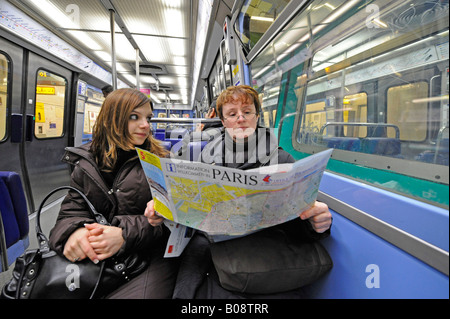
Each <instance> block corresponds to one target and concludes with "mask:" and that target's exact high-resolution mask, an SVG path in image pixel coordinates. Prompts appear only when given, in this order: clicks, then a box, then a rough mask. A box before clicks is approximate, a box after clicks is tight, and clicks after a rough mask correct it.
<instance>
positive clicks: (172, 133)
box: [165, 128, 188, 140]
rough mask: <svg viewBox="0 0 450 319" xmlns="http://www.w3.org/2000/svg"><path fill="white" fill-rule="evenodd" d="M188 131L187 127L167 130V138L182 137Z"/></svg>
mask: <svg viewBox="0 0 450 319" xmlns="http://www.w3.org/2000/svg"><path fill="white" fill-rule="evenodd" d="M187 133H188V130H187V129H184V128H175V129H172V130H166V138H165V139H166V140H167V139H171V140H173V139H182V138H183V137H184V135H186V134H187Z"/></svg>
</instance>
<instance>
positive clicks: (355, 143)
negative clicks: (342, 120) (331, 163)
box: [323, 137, 361, 152]
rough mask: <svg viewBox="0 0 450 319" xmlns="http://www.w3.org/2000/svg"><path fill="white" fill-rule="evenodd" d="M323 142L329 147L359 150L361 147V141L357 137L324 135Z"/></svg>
mask: <svg viewBox="0 0 450 319" xmlns="http://www.w3.org/2000/svg"><path fill="white" fill-rule="evenodd" d="M323 142H325V144H326V145H327V147H328V148H336V149H340V150H346V151H353V152H358V151H359V150H360V149H361V141H360V139H359V138H357V137H324V138H323Z"/></svg>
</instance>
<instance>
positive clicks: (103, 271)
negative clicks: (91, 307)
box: [1, 186, 148, 299]
mask: <svg viewBox="0 0 450 319" xmlns="http://www.w3.org/2000/svg"><path fill="white" fill-rule="evenodd" d="M63 189H70V190H73V191H76V192H77V193H78V194H79V195H80V196H81V197H82V198H83V199H84V200H85V201H86V203H87V204H88V207H89V211H90V212H91V213H92V215H93V216H94V217H95V220H96V221H97V223H99V224H102V225H110V224H109V223H108V221H107V220H106V218H105V217H104V216H103V215H101V214H100V213H98V212H97V211H96V209H95V208H94V206H93V205H92V204H91V203H90V202H89V200H88V199H87V198H86V196H85V195H84V194H83V193H82V192H80V191H79V190H78V189H76V188H74V187H71V186H62V187H59V188H56V189H54V190H53V191H51V192H50V193H49V194H48V195H47V196H46V197H45V198H44V200H43V201H42V203H41V205H40V206H39V209H38V211H37V214H36V236H37V240H38V244H39V248H38V249H32V250H27V251H25V253H24V254H23V255H22V256H20V257H19V258H17V260H16V263H15V266H14V270H13V273H12V275H13V276H12V279H11V280H10V281H9V282H8V283H7V284H6V285H5V286H4V287H3V289H2V292H1V298H3V299H88V298H90V299H92V298H96V297H102V296H105V295H106V294H107V293H109V292H112V291H113V290H114V289H116V288H118V287H119V286H120V285H122V284H124V283H125V282H127V281H129V280H130V279H132V278H133V277H135V276H137V275H138V274H140V273H141V272H142V271H144V270H145V268H146V267H147V266H148V259H147V258H142V257H141V256H139V255H138V254H132V255H130V256H128V257H126V258H125V259H123V260H122V259H117V258H113V257H111V258H108V259H106V260H104V261H101V262H99V263H98V264H94V263H93V262H92V261H91V260H89V259H88V258H85V259H84V260H82V261H79V262H76V263H73V262H71V261H70V260H68V259H67V258H66V257H64V256H61V255H58V254H57V253H56V252H55V251H52V250H51V249H50V246H49V243H48V239H47V237H46V236H45V235H44V233H43V232H42V228H41V224H40V216H41V210H42V208H43V206H44V203H45V202H46V200H47V199H48V198H49V197H50V196H51V195H53V194H54V193H55V192H57V191H60V190H63Z"/></svg>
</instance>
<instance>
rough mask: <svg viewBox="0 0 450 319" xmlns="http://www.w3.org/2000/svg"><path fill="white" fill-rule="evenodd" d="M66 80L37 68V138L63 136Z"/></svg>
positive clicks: (35, 131) (35, 129) (35, 130)
mask: <svg viewBox="0 0 450 319" xmlns="http://www.w3.org/2000/svg"><path fill="white" fill-rule="evenodd" d="M66 88H67V80H66V79H65V78H63V77H61V76H59V75H56V74H53V73H51V72H49V71H47V70H42V69H41V70H38V72H37V77H36V107H35V113H34V114H35V128H34V134H35V136H36V138H37V139H45V138H55V137H61V136H63V132H64V110H65V104H66Z"/></svg>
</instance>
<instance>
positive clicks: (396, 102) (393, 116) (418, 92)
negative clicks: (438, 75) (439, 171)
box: [387, 82, 428, 141]
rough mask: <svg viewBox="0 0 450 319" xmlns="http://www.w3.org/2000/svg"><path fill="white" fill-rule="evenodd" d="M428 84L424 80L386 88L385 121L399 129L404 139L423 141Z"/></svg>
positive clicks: (425, 134)
mask: <svg viewBox="0 0 450 319" xmlns="http://www.w3.org/2000/svg"><path fill="white" fill-rule="evenodd" d="M427 97H428V85H427V83H426V82H417V83H410V84H407V85H400V86H396V87H391V88H389V90H388V100H387V122H388V123H392V124H395V125H397V126H398V127H399V129H400V139H401V140H404V141H424V140H425V138H426V136H427V123H428V122H427V121H426V119H428V103H427ZM388 136H389V137H393V136H392V135H388Z"/></svg>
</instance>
